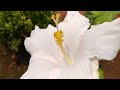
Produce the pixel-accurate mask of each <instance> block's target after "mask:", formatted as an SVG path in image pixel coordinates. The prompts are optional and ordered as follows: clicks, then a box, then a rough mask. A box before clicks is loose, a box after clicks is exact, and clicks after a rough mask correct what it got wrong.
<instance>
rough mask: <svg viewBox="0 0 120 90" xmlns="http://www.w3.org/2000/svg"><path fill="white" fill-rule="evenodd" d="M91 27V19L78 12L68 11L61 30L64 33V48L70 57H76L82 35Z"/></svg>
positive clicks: (60, 24)
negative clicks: (75, 53)
mask: <svg viewBox="0 0 120 90" xmlns="http://www.w3.org/2000/svg"><path fill="white" fill-rule="evenodd" d="M89 25H90V23H89V19H87V18H86V17H85V16H83V15H81V14H80V13H79V12H78V11H68V12H67V15H66V17H65V19H64V21H63V22H61V23H59V25H58V27H59V29H60V30H63V32H64V46H65V48H66V51H67V53H68V54H69V55H70V56H74V52H75V51H76V48H77V46H78V43H79V41H80V39H81V35H83V33H84V32H85V31H86V30H87V29H88V28H89ZM72 58H73V57H72Z"/></svg>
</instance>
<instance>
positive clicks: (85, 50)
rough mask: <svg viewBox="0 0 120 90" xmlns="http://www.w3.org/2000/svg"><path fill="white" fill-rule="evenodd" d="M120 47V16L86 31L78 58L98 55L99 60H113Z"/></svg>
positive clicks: (77, 53)
mask: <svg viewBox="0 0 120 90" xmlns="http://www.w3.org/2000/svg"><path fill="white" fill-rule="evenodd" d="M119 49H120V18H119V19H116V20H114V21H112V22H106V23H103V24H99V25H96V26H94V27H93V28H91V29H90V30H88V31H86V32H85V34H84V35H83V38H82V40H81V41H80V44H79V48H78V51H77V52H76V58H77V59H80V57H81V56H86V57H88V58H93V57H95V56H96V57H97V58H98V59H99V60H102V59H105V60H112V59H114V58H115V57H116V55H117V53H118V51H119Z"/></svg>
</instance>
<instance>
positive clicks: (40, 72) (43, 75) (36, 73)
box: [21, 51, 62, 79]
mask: <svg viewBox="0 0 120 90" xmlns="http://www.w3.org/2000/svg"><path fill="white" fill-rule="evenodd" d="M61 71H62V64H60V63H59V62H57V61H56V60H55V59H54V58H53V57H51V56H50V55H48V54H46V53H44V52H41V51H39V52H36V53H34V54H33V55H32V57H31V59H30V63H29V67H28V70H27V71H26V72H25V73H24V74H23V75H22V77H21V79H56V78H58V76H59V74H60V73H61Z"/></svg>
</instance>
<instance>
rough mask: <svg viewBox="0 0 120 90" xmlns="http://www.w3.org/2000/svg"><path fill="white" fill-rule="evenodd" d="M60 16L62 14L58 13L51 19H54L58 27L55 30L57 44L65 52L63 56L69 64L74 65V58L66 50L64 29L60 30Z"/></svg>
mask: <svg viewBox="0 0 120 90" xmlns="http://www.w3.org/2000/svg"><path fill="white" fill-rule="evenodd" d="M59 17H60V14H56V16H55V15H52V17H51V19H52V20H53V21H54V23H55V25H56V27H57V31H56V32H54V37H55V39H56V43H57V45H58V46H59V47H60V49H61V51H62V53H63V56H64V59H65V60H66V62H67V63H68V64H69V65H72V64H73V60H71V58H70V57H69V56H68V55H67V53H66V52H65V49H64V47H63V41H64V39H63V36H64V34H63V31H62V30H59V29H58V21H59Z"/></svg>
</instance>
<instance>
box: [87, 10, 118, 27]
mask: <svg viewBox="0 0 120 90" xmlns="http://www.w3.org/2000/svg"><path fill="white" fill-rule="evenodd" d="M119 13H120V11H89V12H88V13H87V14H86V17H88V18H89V19H90V21H91V24H92V25H96V24H101V23H104V22H110V21H112V20H114V19H115V16H116V15H117V14H119Z"/></svg>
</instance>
